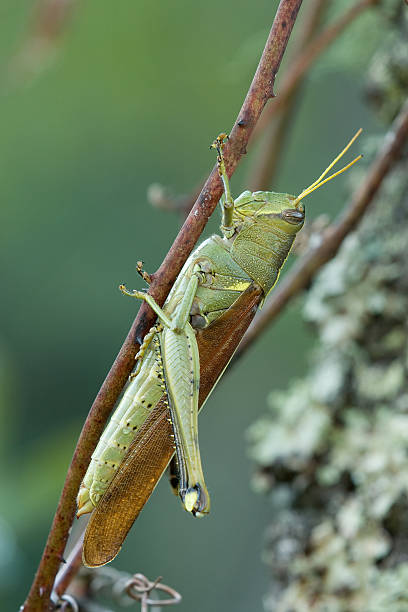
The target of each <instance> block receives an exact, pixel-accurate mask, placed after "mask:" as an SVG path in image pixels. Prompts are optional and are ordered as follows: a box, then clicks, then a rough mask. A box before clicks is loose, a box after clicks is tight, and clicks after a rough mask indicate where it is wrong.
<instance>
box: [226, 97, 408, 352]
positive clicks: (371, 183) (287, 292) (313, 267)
mask: <svg viewBox="0 0 408 612" xmlns="http://www.w3.org/2000/svg"><path fill="white" fill-rule="evenodd" d="M407 140H408V102H406V104H405V106H404V107H403V109H402V110H401V112H400V114H399V115H398V117H397V118H396V119H395V121H394V123H393V125H392V128H391V130H390V131H389V133H388V134H387V135H386V137H385V140H384V145H383V147H382V149H381V151H380V152H379V154H378V155H377V157H376V159H375V160H374V162H373V163H372V165H371V167H370V169H369V171H368V173H367V176H366V178H365V180H364V182H363V183H362V184H361V187H360V188H359V189H358V190H357V191H356V193H355V194H354V195H353V197H352V199H351V202H350V204H349V205H348V206H347V207H346V209H345V211H344V213H343V214H342V216H341V217H340V219H339V220H338V222H337V223H335V224H333V225H331V226H330V227H328V228H327V229H326V230H325V232H324V233H323V236H322V241H321V243H320V245H319V246H318V247H316V248H313V249H311V250H310V251H309V252H308V253H307V254H306V255H304V256H303V257H302V259H300V260H299V262H298V263H297V264H296V265H295V266H294V267H293V268H292V270H291V271H290V272H289V273H288V274H287V275H286V276H285V277H284V278H283V279H282V280H281V281H280V283H279V285H278V286H277V287H276V289H275V290H274V291H273V293H272V295H271V297H270V299H269V300H268V301H267V303H266V305H265V307H264V308H263V310H262V311H261V312H260V313H259V315H258V316H257V318H256V319H255V320H254V322H253V323H252V325H251V327H250V328H249V329H248V331H247V333H246V334H245V336H244V338H243V340H242V342H241V344H240V345H239V348H238V351H237V353H236V354H235V358H234V360H233V361H234V362H235V361H236V360H237V359H239V357H240V356H241V355H242V354H243V353H244V352H245V351H246V350H247V349H248V347H249V346H250V345H251V344H252V343H253V342H254V340H255V339H256V338H257V337H258V336H259V335H260V334H261V333H262V332H263V330H264V329H265V327H266V326H267V325H269V323H270V322H271V321H272V320H273V319H275V317H276V316H277V315H278V314H279V313H280V312H281V310H282V309H283V308H284V307H285V306H286V304H287V303H288V302H289V300H291V299H292V298H293V297H295V296H296V295H297V294H298V293H300V292H301V291H302V290H303V289H305V288H306V287H307V286H308V285H309V284H310V281H311V280H312V278H313V277H314V276H315V275H316V273H317V271H318V270H319V269H320V268H321V267H322V266H323V265H324V264H325V263H326V262H327V261H329V260H330V259H332V258H333V257H334V256H335V255H336V253H337V251H338V250H339V248H340V245H341V244H342V242H343V240H344V238H345V237H346V236H347V235H348V234H349V233H350V232H351V231H352V230H353V229H354V228H355V226H356V224H357V223H358V222H359V221H360V219H361V217H362V216H363V215H364V213H365V212H366V210H367V208H368V206H369V205H370V204H371V202H372V200H373V198H374V196H375V194H376V193H377V191H378V189H379V188H380V187H381V184H382V181H383V180H384V178H385V177H386V175H387V173H388V172H389V171H390V169H391V168H392V166H393V163H394V162H395V161H396V160H397V159H398V158H399V156H400V154H401V152H402V149H403V147H404V144H405V143H406V142H407Z"/></svg>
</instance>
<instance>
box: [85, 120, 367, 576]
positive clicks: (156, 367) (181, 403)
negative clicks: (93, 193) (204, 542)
mask: <svg viewBox="0 0 408 612" xmlns="http://www.w3.org/2000/svg"><path fill="white" fill-rule="evenodd" d="M360 132H361V130H359V131H358V132H357V133H356V134H355V136H354V137H353V138H352V139H351V140H350V142H349V143H348V145H347V146H346V147H345V148H344V149H343V151H342V152H341V153H340V154H339V155H338V156H337V157H336V159H335V160H334V161H333V162H332V163H331V164H330V165H329V166H328V168H326V170H325V171H324V172H323V173H322V174H321V176H320V177H319V178H318V179H317V180H316V181H314V182H313V183H312V184H311V185H310V186H309V187H307V188H306V189H304V190H303V191H302V192H301V193H300V194H299V195H298V196H297V197H295V196H292V195H289V194H279V193H274V192H269V191H257V192H254V193H252V192H250V191H244V192H243V193H242V194H241V195H240V196H239V197H238V198H237V199H236V200H233V198H232V196H231V191H230V186H229V180H228V176H227V173H226V169H225V163H224V158H223V146H224V140H225V139H226V135H225V134H221V135H220V136H218V138H217V139H216V140H215V141H214V143H213V144H212V147H213V148H215V149H216V150H217V153H218V155H217V164H218V169H219V174H220V177H221V180H222V183H223V187H224V197H223V199H222V200H221V207H222V224H221V232H222V235H223V237H220V236H218V235H214V236H211V237H210V238H208V239H207V240H206V241H204V242H203V243H202V244H201V245H200V246H199V247H197V249H196V250H195V251H194V252H193V253H192V254H191V255H190V257H189V258H188V260H187V261H186V263H185V265H184V267H183V269H182V270H181V272H180V274H179V276H178V278H177V279H176V282H175V284H174V286H173V288H172V290H171V292H170V294H169V296H168V298H167V300H166V302H165V304H164V306H163V308H160V307H159V306H158V305H157V304H156V303H155V301H154V300H153V298H152V297H151V296H150V295H149V294H147V293H144V292H141V291H132V292H130V291H128V290H127V289H126V287H125V286H124V285H121V286H120V289H121V291H122V292H123V293H124V294H125V295H129V296H131V297H136V298H138V299H142V300H145V301H146V302H147V303H148V304H149V305H150V306H151V307H152V308H153V310H154V311H155V313H156V314H157V317H158V322H157V323H156V325H155V326H154V327H152V328H151V330H150V331H149V333H148V334H147V335H146V336H145V338H144V341H143V343H142V345H141V347H140V350H139V352H138V354H137V355H136V360H137V361H136V367H135V370H134V372H133V373H132V374H131V376H130V381H129V384H128V386H127V388H126V390H125V393H124V395H123V397H122V399H121V400H120V402H119V405H118V407H117V408H116V410H115V412H114V414H113V416H112V418H111V421H110V423H109V425H108V426H107V428H106V429H105V431H104V433H103V435H102V437H101V439H100V441H99V444H98V446H97V448H96V450H95V452H94V454H93V457H92V460H91V463H90V466H89V468H88V471H87V473H86V475H85V478H84V480H83V483H82V485H81V488H80V491H79V494H78V513H77V515H78V516H80V515H82V514H86V513H88V512H91V511H92V510H93V509H94V508H95V507H98V510H100V508H101V507H103V506H106V505H107V504H108V500H110V501H111V500H112V499H116V495H118V496H119V497H118V498H119V499H120V500H123V498H124V497H126V492H124V490H123V488H124V487H126V486H127V485H128V484H129V481H130V472H131V471H132V470H133V471H134V466H135V461H136V459H135V457H136V456H138V453H141V452H143V444H145V447H147V444H148V443H149V440H152V439H153V438H152V435H151V433H152V431H153V429H154V427H156V425H154V427H153V425H150V423H156V424H157V423H158V422H159V421H158V420H157V418H156V417H157V415H159V416H160V419H159V420H160V423H161V425H160V427H159V426H158V429H157V431H158V436H159V437H158V440H159V438H160V436H161V437H163V432H164V429H165V428H166V427H167V425H168V427H170V431H167V430H166V433H165V436H166V438H168V437H169V436H172V437H173V445H174V449H175V451H176V466H177V469H176V473H174V470H173V479H172V480H173V483H174V486H175V487H176V490H177V492H178V494H179V496H180V498H181V500H182V503H183V505H184V508H185V510H187V511H188V512H190V513H191V514H193V515H194V516H204V515H205V514H208V512H209V510H210V498H209V494H208V490H207V487H206V484H205V481H204V475H203V470H202V465H201V458H200V452H199V445H198V423H197V421H198V411H199V391H200V354H201V353H200V351H202V350H203V349H202V348H200V351H199V347H198V344H197V338H199V337H200V334H201V337H202V338H204V342H205V337H206V334H209V333H210V331H211V330H212V329H218V331H217V334H218V335H217V336H216V337H215V338H223V326H224V328H225V324H223V321H227V320H228V325H231V317H230V316H229V314H230V313H232V312H235V314H236V312H237V311H236V310H235V311H234V310H233V309H234V306H235V305H236V304H237V303H238V302H239V300H241V301H243V296H245V295H250V293H251V291H253V289H254V287H255V290H258V295H259V296H260V299H259V301H258V303H259V302H262V301H263V299H264V298H265V297H266V296H267V294H268V293H269V291H270V290H271V289H272V288H273V286H274V285H275V283H276V281H277V279H278V276H279V273H280V270H281V268H282V266H283V264H284V262H285V260H286V258H287V256H288V254H289V251H290V249H291V247H292V244H293V241H294V239H295V237H296V234H297V232H298V231H299V230H300V229H301V228H302V226H303V224H304V219H305V209H304V206H303V204H302V202H301V201H302V200H303V199H304V198H305V197H306V196H307V195H309V194H310V193H312V191H314V190H316V189H318V188H319V187H320V186H321V185H323V184H324V183H326V182H327V181H329V180H331V179H332V178H334V177H335V176H337V175H338V174H340V173H342V172H344V171H345V170H347V168H349V167H350V166H351V165H353V164H354V163H355V162H356V161H357V160H358V159H360V157H361V156H358V157H357V158H355V159H354V160H353V161H352V162H350V163H349V164H347V165H346V166H345V167H344V168H342V169H341V170H339V171H338V172H335V173H334V174H332V175H331V176H329V177H327V178H325V177H326V176H327V174H328V172H329V171H330V169H331V168H332V167H333V166H334V164H335V163H336V162H337V161H338V160H339V159H340V158H341V157H342V156H343V155H344V153H345V152H346V151H347V150H348V149H349V148H350V146H351V145H352V143H353V142H354V141H355V139H356V138H357V137H358V135H359V134H360ZM138 271H139V272H140V273H141V274H142V276H143V277H144V278H145V280H147V281H148V280H149V277H148V275H147V274H146V273H144V272H142V270H141V269H140V266H139V269H138ZM238 312H239V311H238ZM248 321H249V319H248ZM247 324H249V323H247ZM217 325H218V328H217ZM243 332H244V330H243V331H242V333H243ZM242 333H241V335H242ZM208 337H210V335H208ZM223 341H224V340H223ZM212 342H214V337H213V336H212ZM238 342H239V338H238V337H237V338H236V341H235V345H234V347H233V348H231V351H230V353H228V356H227V357H225V364H224V362H223V368H222V370H221V371H220V372H218V373H217V375H216V378H215V379H214V380H213V381H212V382H210V383H207V382H206V383H205V386H206V387H208V388H206V392H205V395H206V396H207V395H208V394H209V393H210V392H211V389H212V387H213V386H214V385H215V384H216V382H217V380H218V378H219V376H220V375H221V374H222V371H223V369H224V368H225V367H226V365H227V363H228V360H229V359H230V358H231V357H232V354H233V350H235V348H236V346H237V344H238ZM206 359H207V360H208V361H209V358H208V356H207V357H206ZM200 403H202V398H201V399H200ZM163 406H164V408H163ZM166 407H168V410H169V414H170V419H169V420H170V424H167V425H165V424H164V421H163V418H162V417H163V414H164V412H163V410H164V409H166ZM160 410H161V412H160ZM166 414H168V413H166ZM155 419H156V420H155ZM160 428H161V430H160ZM160 431H161V432H162V433H160ZM135 441H136V442H135ZM143 441H144V442H143ZM135 444H136V445H137V449H138V450H137V452H135V450H134V449H135ZM149 452H150V451H149ZM151 452H153V453H154V452H155V451H154V449H153V450H152V451H151ZM162 454H163V457H160V456H158V458H157V459H158V462H157V463H158V468H157V470H158V471H157V475H156V476H155V477H154V478H151V479H150V480H151V486H150V485H149V486H147V489H148V491H149V493H148V494H150V493H151V491H152V490H153V488H154V486H155V484H156V482H157V480H158V478H159V477H160V475H161V472H162V471H163V469H164V468H165V467H166V465H167V463H168V461H169V458H170V457H167V455H166V457H164V454H165V453H164V451H163V453H162ZM158 455H160V451H159V452H158ZM170 456H171V455H170ZM129 457H131V459H129ZM162 464H163V465H162ZM143 477H144V476H143V474H139V478H141V479H142V480H141V481H140V485H139V486H140V488H141V489H143V487H144V483H143ZM112 481H113V482H112ZM115 482H116V485H115ZM111 483H112V485H111ZM118 483H121V484H120V486H118ZM114 485H115V486H116V491H115V492H113V491H114V487H113V486H114ZM144 501H145V499H144ZM144 501H143V502H138V503H139V506H140V507H138V508H137V509H136V510H134V511H132V512H131V514H132V516H133V520H134V518H135V517H136V516H137V514H138V512H139V511H140V509H141V507H143V506H142V505H140V504H141V503H144ZM110 507H112V505H111V506H110ZM112 511H113V510H112ZM98 515H99V516H100V515H101V512H100V511H99V513H98ZM91 521H92V518H91ZM94 524H95V521H94ZM127 529H128V527H127ZM126 533H127V531H126ZM87 535H88V539H92V535H90V534H89V527H88V532H87ZM87 535H86V536H85V540H86V539H87ZM125 535H126V534H125ZM120 544H121V542H120V543H119V547H120ZM111 558H112V557H111ZM109 560H110V558H107V560H106V561H103V562H107V561H109ZM85 561H86V562H87V564H89V565H101V564H102V562H99V561H98V562H94V561H93V560H92V559H89V558H86V559H85Z"/></svg>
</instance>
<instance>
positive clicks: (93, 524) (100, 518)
mask: <svg viewBox="0 0 408 612" xmlns="http://www.w3.org/2000/svg"><path fill="white" fill-rule="evenodd" d="M262 296H263V291H262V289H261V287H260V286H259V285H257V284H256V283H252V284H251V285H250V286H249V287H248V288H247V289H246V290H245V291H244V292H243V293H242V294H241V295H240V296H239V297H238V299H237V300H236V301H235V302H234V304H233V305H232V306H231V307H230V308H229V309H228V310H227V311H226V312H225V313H224V314H223V315H222V316H221V317H219V318H218V319H217V320H216V321H214V322H213V323H212V324H211V325H210V326H209V327H207V328H206V329H203V330H199V331H197V342H198V348H199V353H200V375H201V378H200V396H199V406H200V407H202V406H203V404H204V402H205V401H206V399H207V398H208V396H209V395H210V393H211V391H212V389H213V388H214V386H215V384H216V383H217V381H218V379H219V378H220V376H221V375H222V373H223V371H224V370H225V368H226V367H227V365H228V363H229V361H230V360H231V358H232V356H233V354H234V352H235V350H236V348H237V346H238V344H239V342H240V340H241V338H242V336H243V335H244V333H245V331H246V329H247V328H248V326H249V324H250V323H251V321H252V318H253V316H254V314H255V312H256V310H257V308H258V306H259V303H260V301H261V299H262ZM169 419H170V413H169V409H168V406H167V403H166V402H165V401H163V400H162V401H160V402H159V404H158V405H157V406H156V408H155V409H154V410H153V411H152V412H151V414H150V416H149V417H148V418H147V419H146V421H145V423H144V424H143V425H142V427H141V428H140V430H139V431H138V433H137V435H136V438H135V439H134V440H133V442H132V444H131V446H130V448H129V451H128V453H127V455H126V457H125V459H124V461H123V463H122V464H121V466H120V468H119V469H118V471H117V472H116V474H115V476H114V478H113V480H112V482H111V484H110V485H109V488H108V489H107V491H106V493H105V494H104V495H103V496H102V498H101V500H100V501H99V503H98V505H97V506H96V508H95V510H94V511H93V512H92V514H91V517H90V520H89V523H88V526H87V529H86V533H85V537H84V543H83V560H84V563H85V564H86V565H87V566H89V567H97V566H101V565H104V564H105V563H109V561H112V559H114V558H115V557H116V555H117V554H118V552H119V550H120V548H121V546H122V544H123V541H124V539H125V538H126V535H127V533H128V532H129V529H130V528H131V526H132V525H133V523H134V521H135V520H136V518H137V517H138V515H139V513H140V511H141V510H142V508H143V506H144V505H145V503H146V501H147V500H148V499H149V497H150V495H151V494H152V492H153V490H154V488H155V486H156V485H157V483H158V481H159V480H160V477H161V476H162V474H163V472H164V470H165V469H166V467H167V465H168V463H169V461H170V460H171V458H172V456H173V454H174V446H173V444H174V441H173V438H172V437H171V436H172V433H173V429H172V425H171V423H170V421H169Z"/></svg>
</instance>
